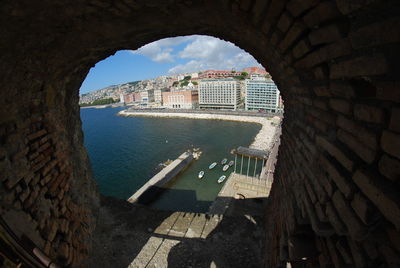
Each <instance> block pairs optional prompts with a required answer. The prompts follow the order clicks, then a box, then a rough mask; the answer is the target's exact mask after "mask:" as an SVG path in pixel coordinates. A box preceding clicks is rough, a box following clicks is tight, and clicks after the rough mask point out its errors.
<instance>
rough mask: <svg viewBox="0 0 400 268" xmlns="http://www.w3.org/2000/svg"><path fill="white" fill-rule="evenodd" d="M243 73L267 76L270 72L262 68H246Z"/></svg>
mask: <svg viewBox="0 0 400 268" xmlns="http://www.w3.org/2000/svg"><path fill="white" fill-rule="evenodd" d="M243 72H246V73H248V74H249V75H251V74H260V75H266V74H268V72H267V71H266V70H265V69H263V68H260V67H248V68H244V69H243Z"/></svg>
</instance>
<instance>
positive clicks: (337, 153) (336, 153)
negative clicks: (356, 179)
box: [316, 136, 354, 171]
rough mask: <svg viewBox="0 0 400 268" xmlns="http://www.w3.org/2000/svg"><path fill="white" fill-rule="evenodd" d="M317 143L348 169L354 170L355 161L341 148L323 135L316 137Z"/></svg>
mask: <svg viewBox="0 0 400 268" xmlns="http://www.w3.org/2000/svg"><path fill="white" fill-rule="evenodd" d="M316 143H317V144H318V145H319V146H321V147H322V148H323V149H325V150H326V151H327V152H328V153H329V154H330V155H331V156H333V157H334V158H335V159H336V160H337V161H338V162H339V163H340V164H341V165H342V166H343V167H345V168H346V169H347V170H348V171H352V170H353V166H354V163H353V161H351V160H350V159H349V158H348V157H347V156H346V155H345V154H344V153H343V152H342V151H341V150H339V149H338V148H337V147H336V146H334V145H333V144H332V143H330V142H329V141H327V140H326V139H325V138H323V137H321V136H317V137H316Z"/></svg>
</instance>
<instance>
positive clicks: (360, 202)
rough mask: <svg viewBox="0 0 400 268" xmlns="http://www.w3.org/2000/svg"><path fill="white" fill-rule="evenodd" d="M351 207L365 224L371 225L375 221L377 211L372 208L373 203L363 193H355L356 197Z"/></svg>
mask: <svg viewBox="0 0 400 268" xmlns="http://www.w3.org/2000/svg"><path fill="white" fill-rule="evenodd" d="M351 207H352V208H353V209H354V211H355V212H356V214H357V216H358V217H359V218H360V219H361V221H362V222H363V223H364V224H366V225H369V224H371V223H372V222H373V221H374V218H375V217H374V216H375V215H374V212H375V211H374V209H373V208H372V204H370V203H369V202H368V200H367V199H365V198H364V197H363V196H362V195H361V194H359V193H357V194H355V195H354V198H353V200H352V201H351Z"/></svg>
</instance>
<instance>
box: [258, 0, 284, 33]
mask: <svg viewBox="0 0 400 268" xmlns="http://www.w3.org/2000/svg"><path fill="white" fill-rule="evenodd" d="M270 2H271V3H270V5H269V8H268V10H267V14H265V18H266V20H267V21H268V22H269V24H270V26H271V25H274V26H275V25H276V20H277V19H278V17H279V15H280V14H281V13H282V11H283V9H284V7H285V4H286V1H282V0H271V1H270ZM264 27H265V26H264ZM263 30H264V31H265V30H266V29H263ZM267 32H268V31H267ZM267 32H266V33H267Z"/></svg>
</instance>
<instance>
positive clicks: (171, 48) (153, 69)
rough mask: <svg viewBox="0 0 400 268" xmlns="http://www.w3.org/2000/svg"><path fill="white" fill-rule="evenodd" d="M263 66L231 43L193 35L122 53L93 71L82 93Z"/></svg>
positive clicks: (86, 80) (164, 40) (98, 64)
mask: <svg viewBox="0 0 400 268" xmlns="http://www.w3.org/2000/svg"><path fill="white" fill-rule="evenodd" d="M251 66H260V67H261V65H260V64H259V63H258V62H257V61H256V60H255V59H254V58H253V57H252V56H251V55H250V54H248V53H247V52H245V51H243V50H242V49H240V48H238V47H237V46H235V45H234V44H232V43H230V42H226V41H223V40H220V39H218V38H215V37H211V36H201V35H191V36H183V37H173V38H166V39H161V40H158V41H156V42H152V43H149V44H147V45H145V46H143V47H141V48H139V49H137V50H134V51H133V50H131V51H129V50H122V51H118V52H117V53H115V54H114V55H113V56H110V57H108V58H106V59H104V60H103V61H100V62H98V63H97V64H96V65H95V66H94V67H93V68H91V69H90V71H89V74H88V75H87V77H86V79H85V81H84V82H83V83H82V85H81V88H80V93H81V94H83V93H87V92H90V91H93V90H97V89H101V88H104V87H107V86H109V85H114V84H120V83H125V82H130V81H136V80H144V79H150V78H155V77H157V76H160V75H172V74H178V73H186V72H195V71H202V70H208V69H222V70H232V69H233V70H241V69H243V68H245V67H251Z"/></svg>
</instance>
